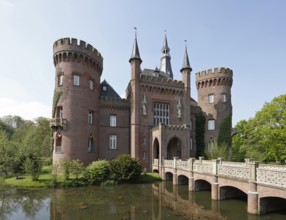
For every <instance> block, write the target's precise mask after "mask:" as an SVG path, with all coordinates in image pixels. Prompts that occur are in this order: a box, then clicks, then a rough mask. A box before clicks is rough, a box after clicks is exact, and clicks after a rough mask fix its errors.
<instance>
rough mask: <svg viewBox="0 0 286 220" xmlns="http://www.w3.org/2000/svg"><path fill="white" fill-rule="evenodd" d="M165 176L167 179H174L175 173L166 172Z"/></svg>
mask: <svg viewBox="0 0 286 220" xmlns="http://www.w3.org/2000/svg"><path fill="white" fill-rule="evenodd" d="M165 178H166V180H167V181H172V180H173V173H171V172H166V173H165Z"/></svg>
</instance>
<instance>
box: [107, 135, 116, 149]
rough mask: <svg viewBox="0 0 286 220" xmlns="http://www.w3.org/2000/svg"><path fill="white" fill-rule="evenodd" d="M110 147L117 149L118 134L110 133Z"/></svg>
mask: <svg viewBox="0 0 286 220" xmlns="http://www.w3.org/2000/svg"><path fill="white" fill-rule="evenodd" d="M109 149H111V150H116V149H117V136H116V135H109Z"/></svg>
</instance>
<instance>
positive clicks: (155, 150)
mask: <svg viewBox="0 0 286 220" xmlns="http://www.w3.org/2000/svg"><path fill="white" fill-rule="evenodd" d="M153 155H154V159H159V141H158V139H157V138H155V140H154V143H153Z"/></svg>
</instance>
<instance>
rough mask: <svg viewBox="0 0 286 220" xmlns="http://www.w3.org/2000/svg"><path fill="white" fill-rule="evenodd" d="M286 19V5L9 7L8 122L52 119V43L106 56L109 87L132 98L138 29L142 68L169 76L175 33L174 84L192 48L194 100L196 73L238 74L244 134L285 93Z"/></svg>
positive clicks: (4, 97)
mask: <svg viewBox="0 0 286 220" xmlns="http://www.w3.org/2000/svg"><path fill="white" fill-rule="evenodd" d="M285 11H286V1H284V0H275V1H270V0H240V1H237V0H178V1H167V0H144V1H142V0H141V1H139V0H121V1H116V0H82V1H76V0H41V1H39V0H0V30H1V34H0V67H1V69H0V82H1V86H0V117H2V116H6V115H19V116H21V117H23V118H24V119H35V118H37V117H40V116H43V117H48V118H50V117H51V112H52V110H51V106H52V99H53V97H52V96H53V90H54V86H55V85H54V83H55V81H54V79H55V68H54V65H53V43H54V42H55V41H56V40H58V39H60V38H63V37H73V38H77V39H80V40H84V41H86V42H88V43H90V44H91V45H93V46H94V47H95V48H97V50H98V51H99V52H100V53H101V54H102V56H103V58H104V66H103V68H104V69H103V73H102V76H101V80H104V79H105V80H106V81H107V82H108V83H109V84H110V85H111V86H112V87H113V88H114V89H115V90H116V91H117V93H118V94H119V95H121V97H124V96H125V89H126V87H127V85H128V82H129V80H130V76H131V71H130V70H131V69H130V64H129V62H128V61H129V58H130V55H131V51H132V46H133V41H134V28H133V27H137V39H138V45H139V51H140V55H141V59H142V60H143V62H142V64H141V68H142V69H144V68H151V69H154V68H155V67H156V66H158V67H159V66H160V57H161V48H162V45H163V39H164V35H165V33H166V35H167V38H168V44H169V47H170V54H171V57H172V58H171V63H172V69H173V74H174V79H178V80H181V73H180V69H181V66H182V62H183V55H184V48H185V40H187V47H188V54H189V59H190V63H191V66H192V69H193V71H192V75H191V96H192V97H193V98H194V99H195V100H197V91H196V87H195V73H197V72H200V71H202V70H207V69H213V68H216V67H227V68H230V69H232V70H233V74H234V78H233V86H232V105H233V125H235V124H236V123H237V122H239V121H240V120H244V119H245V120H247V119H249V118H252V117H254V116H255V113H256V112H257V111H259V110H260V109H261V108H262V107H263V105H264V103H265V102H270V101H271V100H272V99H273V98H274V97H276V96H279V95H281V94H285V93H286V92H285V90H286V86H285V85H286V68H285V64H286V62H285V61H286V56H285V54H286V53H285V52H286V13H285Z"/></svg>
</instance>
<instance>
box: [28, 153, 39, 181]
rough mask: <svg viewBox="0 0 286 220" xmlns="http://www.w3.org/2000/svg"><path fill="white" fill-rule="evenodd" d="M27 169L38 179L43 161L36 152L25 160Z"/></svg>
mask: <svg viewBox="0 0 286 220" xmlns="http://www.w3.org/2000/svg"><path fill="white" fill-rule="evenodd" d="M24 167H25V171H26V173H28V174H31V176H32V180H33V181H35V180H38V178H39V176H40V174H41V171H42V167H43V164H42V161H41V158H40V157H39V156H37V155H35V154H29V155H28V157H27V158H26V160H25V162H24Z"/></svg>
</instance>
